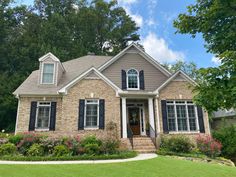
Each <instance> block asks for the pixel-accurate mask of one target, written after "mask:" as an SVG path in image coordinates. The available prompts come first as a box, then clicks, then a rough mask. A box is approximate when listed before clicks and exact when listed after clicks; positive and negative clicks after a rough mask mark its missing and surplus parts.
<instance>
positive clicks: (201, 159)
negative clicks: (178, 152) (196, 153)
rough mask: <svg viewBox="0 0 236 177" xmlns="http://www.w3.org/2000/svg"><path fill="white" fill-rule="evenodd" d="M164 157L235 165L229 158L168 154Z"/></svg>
mask: <svg viewBox="0 0 236 177" xmlns="http://www.w3.org/2000/svg"><path fill="white" fill-rule="evenodd" d="M165 156H166V157H171V158H175V159H180V160H188V161H192V162H205V163H210V164H218V165H227V166H232V167H235V164H234V163H233V162H232V161H231V160H229V159H222V160H220V159H210V158H195V157H181V156H172V155H171V156H170V155H165Z"/></svg>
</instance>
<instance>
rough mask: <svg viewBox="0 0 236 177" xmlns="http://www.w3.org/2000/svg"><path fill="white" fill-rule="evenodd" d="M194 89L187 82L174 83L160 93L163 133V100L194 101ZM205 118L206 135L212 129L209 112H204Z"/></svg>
mask: <svg viewBox="0 0 236 177" xmlns="http://www.w3.org/2000/svg"><path fill="white" fill-rule="evenodd" d="M192 89H193V88H192V86H191V85H190V84H189V83H188V82H186V81H172V82H170V83H169V84H168V85H167V86H166V87H165V88H163V89H162V90H161V91H160V93H159V98H158V109H159V118H160V130H161V133H163V124H162V113H161V100H192V99H193V96H194V93H193V92H192ZM156 110H157V108H156ZM203 116H204V126H205V132H206V134H210V127H209V120H208V114H207V112H205V111H204V115H203ZM157 127H158V125H157ZM188 135H190V134H188Z"/></svg>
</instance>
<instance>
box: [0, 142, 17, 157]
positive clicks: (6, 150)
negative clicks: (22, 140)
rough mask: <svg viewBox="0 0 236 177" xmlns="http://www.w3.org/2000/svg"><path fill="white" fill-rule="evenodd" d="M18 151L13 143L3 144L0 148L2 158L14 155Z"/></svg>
mask: <svg viewBox="0 0 236 177" xmlns="http://www.w3.org/2000/svg"><path fill="white" fill-rule="evenodd" d="M16 151H17V148H16V146H15V145H14V144H12V143H7V144H2V145H1V146H0V156H3V155H14V154H15V153H16Z"/></svg>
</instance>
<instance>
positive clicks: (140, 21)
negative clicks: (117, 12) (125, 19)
mask: <svg viewBox="0 0 236 177" xmlns="http://www.w3.org/2000/svg"><path fill="white" fill-rule="evenodd" d="M123 8H124V9H125V11H126V13H127V14H128V15H129V16H130V17H131V18H132V19H133V20H134V21H135V23H136V24H137V26H138V27H142V26H143V17H142V16H141V15H139V14H137V13H136V14H134V13H133V12H132V11H131V10H130V6H123Z"/></svg>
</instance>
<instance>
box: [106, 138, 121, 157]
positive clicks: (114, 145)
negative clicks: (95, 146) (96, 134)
mask: <svg viewBox="0 0 236 177" xmlns="http://www.w3.org/2000/svg"><path fill="white" fill-rule="evenodd" d="M119 145H120V141H119V140H115V139H108V140H104V141H103V142H102V152H104V153H106V154H112V153H115V152H117V151H118V148H119Z"/></svg>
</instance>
